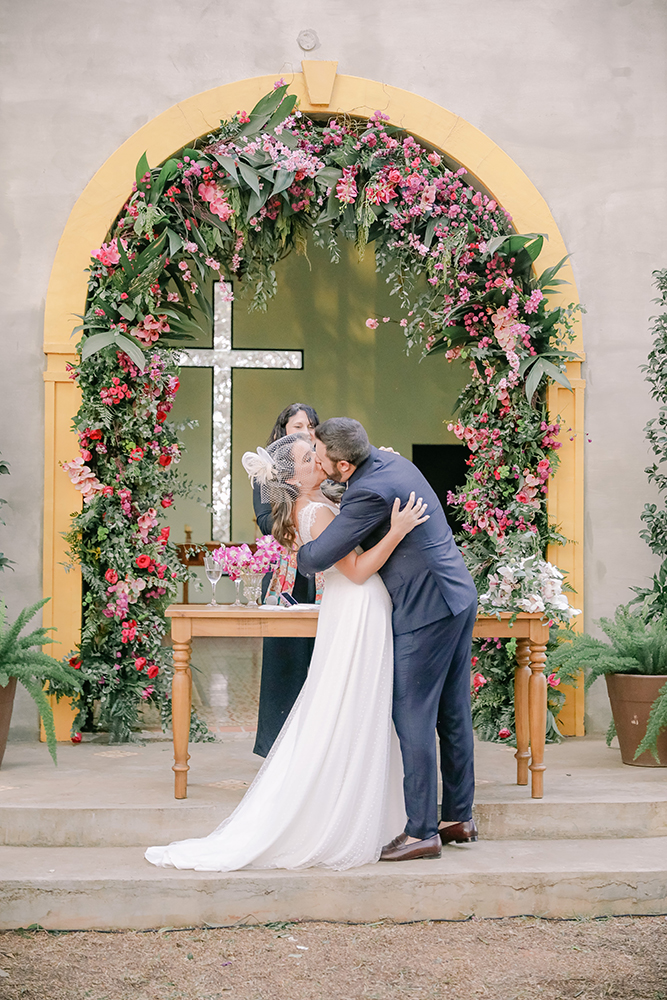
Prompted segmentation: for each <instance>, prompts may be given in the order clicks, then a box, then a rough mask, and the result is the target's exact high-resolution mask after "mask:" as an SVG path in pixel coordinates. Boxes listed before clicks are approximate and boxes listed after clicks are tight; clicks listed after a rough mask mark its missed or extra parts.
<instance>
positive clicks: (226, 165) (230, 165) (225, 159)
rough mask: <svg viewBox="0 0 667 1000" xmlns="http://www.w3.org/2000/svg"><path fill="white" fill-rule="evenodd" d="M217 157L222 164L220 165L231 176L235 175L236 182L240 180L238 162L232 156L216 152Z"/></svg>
mask: <svg viewBox="0 0 667 1000" xmlns="http://www.w3.org/2000/svg"><path fill="white" fill-rule="evenodd" d="M214 155H215V158H216V160H217V161H218V163H219V164H220V166H221V167H222V168H223V169H224V170H226V171H227V173H228V174H229V176H230V177H233V178H234V180H235V181H236V183H237V184H238V182H239V175H238V172H237V170H236V163H235V162H234V160H233V159H232V157H231V156H220V154H219V153H215V154H214Z"/></svg>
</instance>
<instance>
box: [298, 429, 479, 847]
mask: <svg viewBox="0 0 667 1000" xmlns="http://www.w3.org/2000/svg"><path fill="white" fill-rule="evenodd" d="M315 437H316V451H317V457H318V459H319V461H320V463H321V465H322V468H323V469H324V471H325V472H326V473H327V474H328V476H329V477H330V478H331V479H334V480H336V481H337V482H341V483H347V490H346V492H345V493H344V494H343V498H342V500H341V504H340V514H339V515H338V517H337V518H335V520H334V521H332V523H331V524H330V525H329V527H327V528H326V529H325V530H324V531H323V532H322V534H321V535H320V536H319V538H316V539H315V541H313V542H309V543H308V544H307V545H304V546H302V547H301V548H300V549H299V555H298V566H299V571H300V572H301V573H302V574H304V575H306V576H312V575H313V574H314V573H316V572H319V571H320V570H324V569H327V568H328V567H329V566H332V565H333V564H334V563H336V562H338V560H339V559H342V558H343V556H345V555H347V553H348V552H351V551H352V549H353V548H355V546H357V545H361V546H362V548H364V549H366V548H370V547H371V546H372V545H375V544H376V542H378V541H379V540H380V539H381V538H382V537H383V535H385V534H386V532H387V531H388V529H389V523H390V517H391V508H392V504H393V502H394V499H395V498H396V497H400V499H401V503H402V504H403V503H405V502H406V501H407V499H408V497H409V495H410V493H411V492H412V491H415V492H416V493H417V495H420V496H422V497H423V499H424V500H425V501H426V502H427V503H428V512H429V514H430V518H429V520H428V521H426V522H425V523H424V524H421V525H419V526H418V527H417V528H415V529H414V531H411V532H410V534H408V535H406V536H405V538H404V539H403V541H402V542H401V543H400V544H399V545H398V547H397V548H396V549H395V550H394V552H393V554H392V555H391V556H390V557H389V559H388V560H387V562H386V563H385V564H384V566H383V567H382V569H381V570H380V576H381V577H382V580H383V582H384V584H385V586H386V588H387V590H388V591H389V594H390V596H391V599H392V602H393V606H394V611H393V618H392V625H393V632H394V708H393V717H394V724H395V726H396V732H397V733H398V738H399V740H400V744H401V753H402V756H403V770H404V774H405V778H404V784H403V787H404V794H405V808H406V812H407V815H408V822H407V826H406V828H405V831H404V832H403V833H401V834H399V835H398V836H397V837H396V838H395V839H394V840H392V842H391V843H390V844H387V845H386V846H385V847H383V849H382V855H381V858H380V860H381V861H408V860H411V859H413V858H431V857H435V858H437V857H439V856H440V847H441V843H442V844H448V843H452V842H453V841H456V843H464V842H469V841H475V840H477V828H476V826H475V823H474V820H473V819H472V802H473V794H474V784H475V782H474V765H473V737H472V724H471V717H470V654H471V641H472V630H473V625H474V623H475V615H476V611H477V591H476V589H475V585H474V583H473V581H472V577H471V576H470V573H469V572H468V570H467V569H466V567H465V564H464V562H463V559H462V557H461V553H460V552H459V550H458V548H457V547H456V544H455V542H454V538H453V535H452V531H451V528H450V527H449V524H448V523H447V519H446V517H445V514H444V511H443V509H442V507H441V505H440V502H439V501H438V498H437V497H436V495H435V493H434V492H433V490H432V489H431V487H430V486H429V485H428V483H427V482H426V480H425V479H424V477H423V476H422V475H421V473H420V472H419V471H418V469H416V468H415V466H414V465H413V464H412V463H411V462H409V461H408V460H407V459H405V458H402V457H401V456H400V455H397V454H394V453H391V452H387V451H378V450H377V449H376V448H372V447H371V445H370V444H369V441H368V435H367V434H366V431H365V430H364V428H363V427H362V425H361V424H360V423H359V422H358V421H357V420H350V419H348V418H347V417H333V418H332V419H331V420H325V422H324V423H323V424H320V425H319V426H318V427H317V428H316V429H315ZM436 731H437V734H438V737H439V740H440V766H441V770H442V786H443V791H442V813H441V815H442V819H441V820H440V823H438V815H437V810H438V800H437V763H436V746H435V736H434V734H435V732H436Z"/></svg>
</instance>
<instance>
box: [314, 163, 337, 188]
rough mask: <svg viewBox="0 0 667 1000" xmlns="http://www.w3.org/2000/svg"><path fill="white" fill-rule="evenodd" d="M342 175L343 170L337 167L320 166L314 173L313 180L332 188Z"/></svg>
mask: <svg viewBox="0 0 667 1000" xmlns="http://www.w3.org/2000/svg"><path fill="white" fill-rule="evenodd" d="M342 176H343V171H342V170H341V169H340V168H339V167H322V169H321V170H318V171H317V173H316V174H315V180H316V181H317V183H318V184H321V185H322V186H323V187H327V188H333V187H335V186H336V184H337V183H338V181H339V180H340V179H341V177H342Z"/></svg>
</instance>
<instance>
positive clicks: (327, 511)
mask: <svg viewBox="0 0 667 1000" xmlns="http://www.w3.org/2000/svg"><path fill="white" fill-rule="evenodd" d="M337 513H338V511H337V510H336V508H335V507H334V506H333V505H332V504H328V503H321V502H319V501H317V500H311V502H310V503H307V504H305V506H303V507H302V508H301V509H300V510H297V518H298V523H299V534H300V535H301V537H302V539H303V540H304V541H309V542H310V541H312V540H313V539H314V538H317V536H318V535H320V534H321V533H322V532H323V531H324V529H325V528H326V526H327V525H328V524H331V522H332V521H333V519H334V517H335V516H336V514H337Z"/></svg>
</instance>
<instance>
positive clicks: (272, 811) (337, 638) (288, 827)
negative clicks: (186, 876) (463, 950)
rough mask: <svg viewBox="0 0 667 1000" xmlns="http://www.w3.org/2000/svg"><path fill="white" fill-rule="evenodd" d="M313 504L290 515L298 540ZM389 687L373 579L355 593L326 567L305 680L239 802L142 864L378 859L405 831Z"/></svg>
mask: <svg viewBox="0 0 667 1000" xmlns="http://www.w3.org/2000/svg"><path fill="white" fill-rule="evenodd" d="M322 506H329V505H328V504H320V503H312V504H309V505H308V506H306V507H305V508H304V509H303V510H302V511H301V512H300V513H299V517H298V522H299V523H298V529H299V535H300V538H301V539H302V541H303V542H307V541H310V539H311V531H312V525H313V522H314V519H315V516H316V514H317V510H318V508H320V507H322ZM277 613H279V612H277ZM392 683H393V636H392V630H391V600H390V598H389V595H388V593H387V591H386V589H385V587H384V584H383V583H382V581H381V580H380V577H379V576H377V574H376V575H373V576H372V577H371V578H370V579H369V580H367V581H366V583H364V584H362V585H361V586H359V585H357V584H355V583H352V582H351V581H350V580H348V579H347V577H345V576H344V575H343V574H342V573H339V572H338V571H337V570H335V569H334V568H332V569H330V570H327V571H326V586H325V590H324V595H323V598H322V604H321V609H320V614H319V621H318V628H317V638H316V640H315V648H314V650H313V657H312V660H311V663H310V668H309V672H308V677H307V679H306V683H305V684H304V686H303V688H302V690H301V694H300V695H299V697H298V699H297V701H296V703H295V705H294V708H293V709H292V711H291V713H290V715H289V716H288V718H287V721H286V722H285V725H284V726H283V728H282V730H281V732H280V734H279V736H278V738H277V740H276V742H275V743H274V745H273V747H272V749H271V752H270V753H269V756H268V757H267V758H266V760H265V762H264V764H263V765H262V767H261V768H260V770H259V772H258V774H257V777H256V778H255V780H254V781H253V783H252V785H251V786H250V788H249V789H248V791H247V793H246V795H245V796H244V798H243V800H242V801H241V803H240V804H239V806H238V807H237V808H236V809H235V811H234V812H233V813H232V815H231V816H230V817H229V818H228V819H226V820H225V821H224V822H223V823H222V824H221V825H220V826H219V827H218V828H217V829H216V830H214V831H213V833H211V834H210V835H209V836H208V837H203V838H201V839H191V840H183V841H178V842H176V843H173V844H169V845H167V846H166V847H151V848H149V849H148V850H147V851H146V858H147V859H148V861H150V862H151V863H152V864H154V865H158V866H161V867H174V868H194V869H196V870H198V871H232V870H235V869H239V868H288V869H296V868H307V867H311V866H323V867H328V868H335V869H346V868H351V867H354V866H357V865H363V864H367V863H369V862H373V861H377V859H378V858H379V856H380V849H381V847H382V845H383V844H384V843H386V842H387V841H388V840H390V839H391V838H392V837H394V836H396V834H397V833H399V832H400V831H401V830H402V829H403V827H404V825H405V810H404V807H403V787H402V781H403V771H402V763H401V757H400V749H399V746H398V740H397V738H396V734H395V732H394V730H393V726H392V722H391V700H392Z"/></svg>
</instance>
